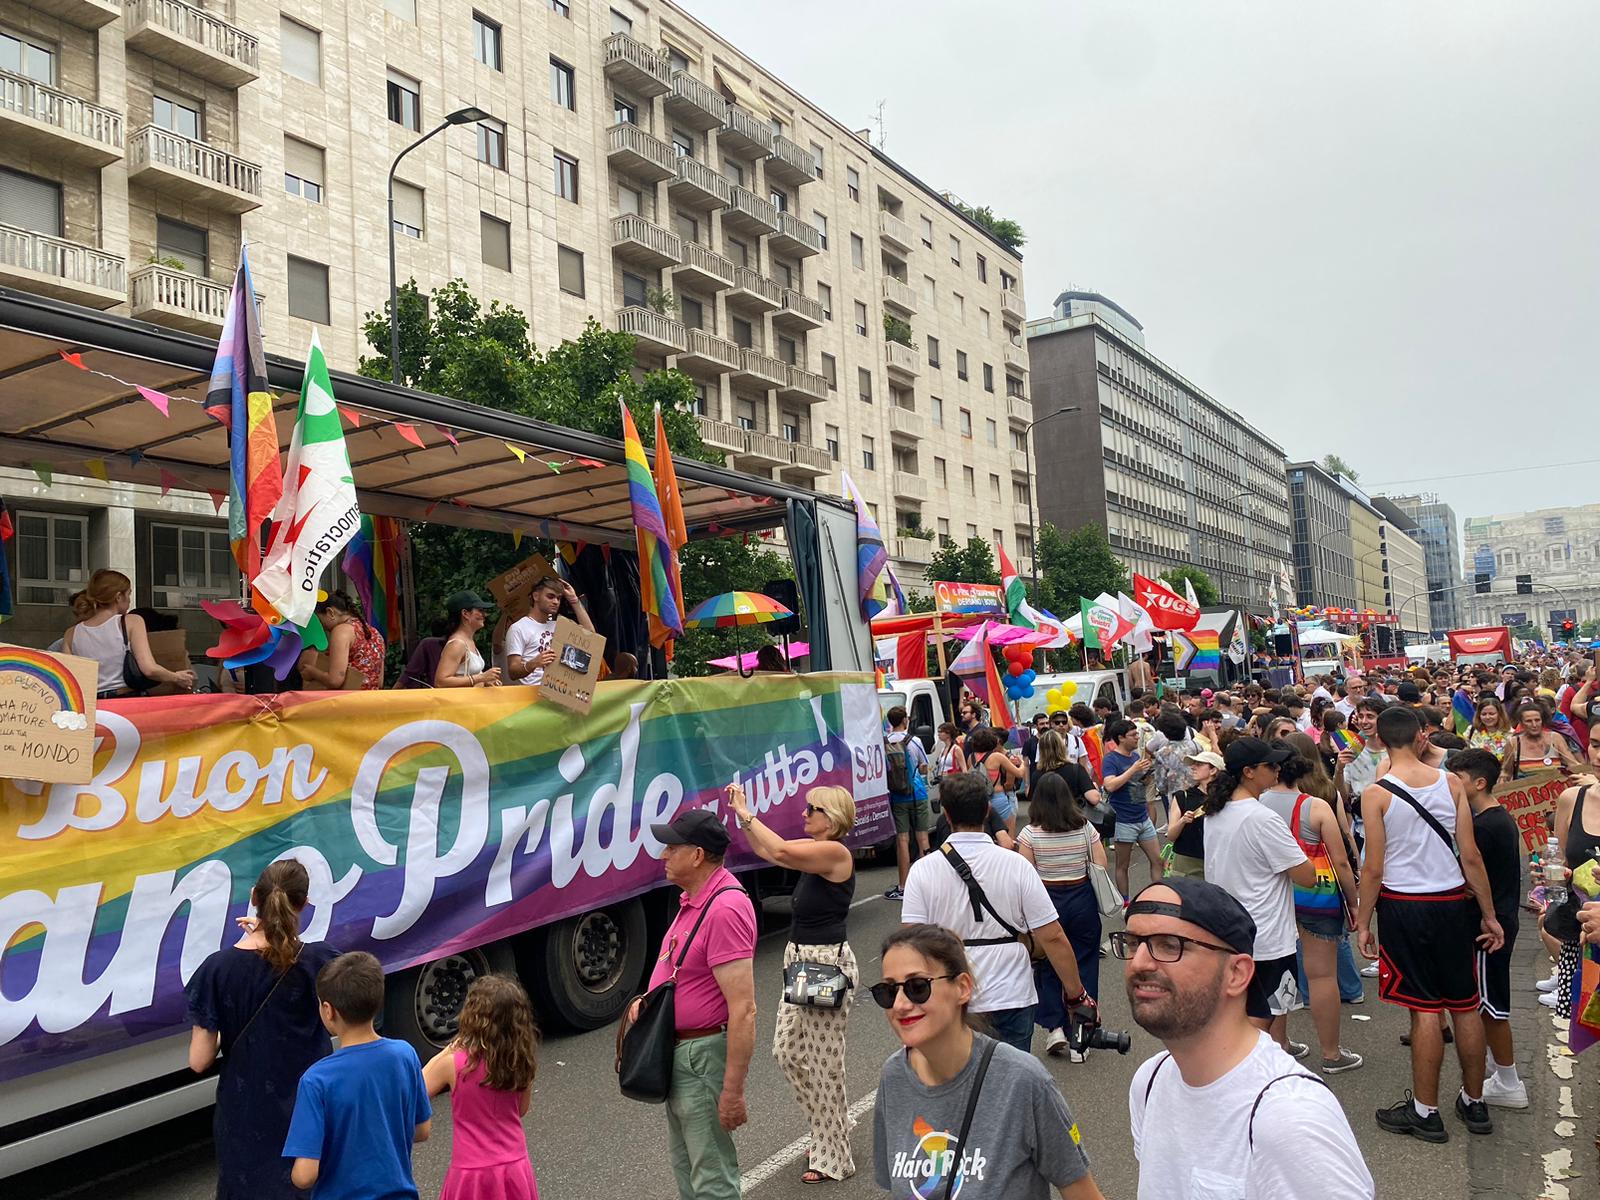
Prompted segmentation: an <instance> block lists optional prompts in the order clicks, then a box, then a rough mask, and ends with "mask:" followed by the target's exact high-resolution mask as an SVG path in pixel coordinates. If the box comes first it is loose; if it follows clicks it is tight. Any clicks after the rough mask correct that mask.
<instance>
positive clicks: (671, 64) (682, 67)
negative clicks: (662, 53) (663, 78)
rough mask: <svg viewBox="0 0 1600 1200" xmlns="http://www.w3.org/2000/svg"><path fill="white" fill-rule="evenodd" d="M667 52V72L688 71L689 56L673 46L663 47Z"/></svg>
mask: <svg viewBox="0 0 1600 1200" xmlns="http://www.w3.org/2000/svg"><path fill="white" fill-rule="evenodd" d="M664 49H665V50H666V52H667V69H668V70H669V71H687V70H688V69H689V56H688V55H686V54H685V53H684V52H683V51H682V50H679V49H677V48H676V47H674V46H667V47H664Z"/></svg>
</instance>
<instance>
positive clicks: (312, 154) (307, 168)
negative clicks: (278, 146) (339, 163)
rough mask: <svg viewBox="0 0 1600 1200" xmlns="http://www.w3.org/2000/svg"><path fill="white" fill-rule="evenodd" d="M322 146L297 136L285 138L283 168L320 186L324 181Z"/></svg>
mask: <svg viewBox="0 0 1600 1200" xmlns="http://www.w3.org/2000/svg"><path fill="white" fill-rule="evenodd" d="M322 161H323V157H322V147H321V146H313V145H312V144H311V143H310V142H302V141H299V140H298V139H296V138H292V137H286V138H284V139H283V169H284V170H285V171H287V172H288V173H289V174H291V175H293V176H295V177H296V178H299V179H305V180H309V181H310V182H312V183H314V184H317V185H318V186H319V187H320V186H321V185H322V183H323V179H322V175H323V170H322Z"/></svg>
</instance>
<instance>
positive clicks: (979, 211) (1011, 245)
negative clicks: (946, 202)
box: [956, 200, 1028, 250]
mask: <svg viewBox="0 0 1600 1200" xmlns="http://www.w3.org/2000/svg"><path fill="white" fill-rule="evenodd" d="M956 207H957V208H959V209H960V210H961V211H962V212H964V213H965V214H966V215H967V216H968V217H970V218H972V220H974V221H976V222H977V223H978V224H979V225H982V226H983V227H984V228H985V229H987V230H988V231H989V232H990V233H991V234H993V235H994V239H995V241H997V242H999V243H1000V244H1001V245H1002V246H1004V247H1005V248H1006V249H1008V250H1020V249H1022V247H1023V245H1024V244H1026V242H1027V240H1028V239H1027V237H1026V236H1025V235H1024V234H1023V232H1022V226H1021V225H1018V224H1017V223H1016V222H1015V221H1013V220H1012V219H1011V218H1010V217H997V216H995V215H994V210H993V209H991V208H990V207H989V206H988V205H987V204H985V205H984V206H982V207H981V208H972V207H970V206H968V205H965V204H963V203H961V201H959V200H957V201H956Z"/></svg>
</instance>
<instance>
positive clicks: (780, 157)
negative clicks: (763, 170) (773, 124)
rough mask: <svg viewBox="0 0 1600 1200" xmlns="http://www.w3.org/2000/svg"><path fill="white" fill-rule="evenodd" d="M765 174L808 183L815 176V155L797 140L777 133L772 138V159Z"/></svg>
mask: <svg viewBox="0 0 1600 1200" xmlns="http://www.w3.org/2000/svg"><path fill="white" fill-rule="evenodd" d="M767 174H768V175H773V174H778V175H782V176H784V177H786V179H787V180H789V181H792V182H796V183H809V182H810V181H811V180H813V179H815V178H816V177H817V160H816V156H815V155H813V154H812V153H811V151H810V150H808V149H806V147H804V146H802V145H801V144H800V143H799V142H796V141H793V140H791V139H789V138H786V137H784V136H783V134H781V133H780V134H777V135H776V136H775V137H773V139H772V161H771V162H769V163H768V164H767Z"/></svg>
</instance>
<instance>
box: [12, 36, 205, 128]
mask: <svg viewBox="0 0 1600 1200" xmlns="http://www.w3.org/2000/svg"><path fill="white" fill-rule="evenodd" d="M4 36H5V35H4V34H0V38H4ZM151 116H152V117H153V118H154V119H155V125H156V127H157V128H158V129H165V130H167V131H168V132H169V133H176V134H177V135H178V136H180V137H186V138H189V139H190V140H191V141H196V142H198V141H201V140H203V139H204V138H205V134H204V133H202V132H201V130H202V128H203V126H202V124H201V120H200V105H199V103H198V102H196V101H194V100H189V99H180V98H179V97H177V96H174V95H172V94H171V93H168V92H159V91H158V92H156V93H154V95H152V96H151Z"/></svg>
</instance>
